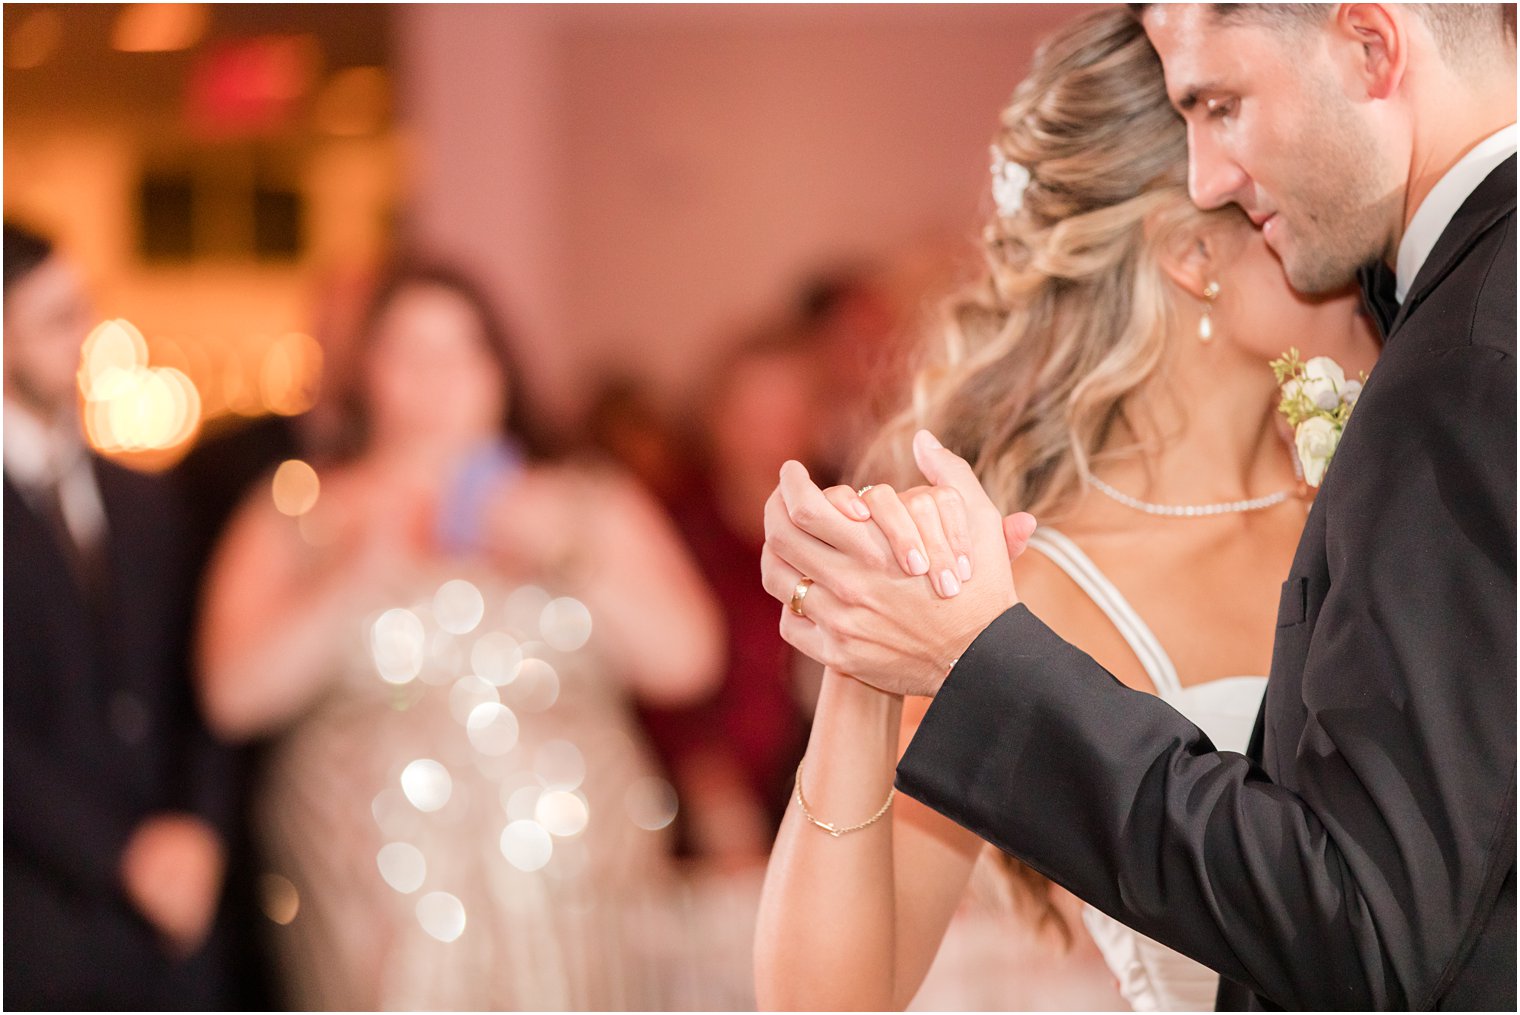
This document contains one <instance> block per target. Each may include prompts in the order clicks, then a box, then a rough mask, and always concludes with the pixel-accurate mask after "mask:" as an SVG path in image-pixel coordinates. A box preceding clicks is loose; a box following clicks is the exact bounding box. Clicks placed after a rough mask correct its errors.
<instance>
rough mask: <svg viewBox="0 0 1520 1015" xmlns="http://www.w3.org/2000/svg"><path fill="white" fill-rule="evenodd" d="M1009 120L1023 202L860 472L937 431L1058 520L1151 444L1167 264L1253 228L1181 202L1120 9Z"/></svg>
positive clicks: (1042, 891)
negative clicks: (1220, 232)
mask: <svg viewBox="0 0 1520 1015" xmlns="http://www.w3.org/2000/svg"><path fill="white" fill-rule="evenodd" d="M1001 124H1002V127H1001V129H1000V130H999V131H998V133H997V136H996V138H995V140H994V144H995V146H996V148H997V150H998V151H999V152H1001V154H1002V156H1003V157H1004V158H1006V159H1007V160H1009V161H1010V162H1014V163H1018V164H1019V165H1021V166H1023V167H1024V168H1025V169H1027V170H1028V172H1029V177H1030V178H1029V184H1028V186H1027V187H1026V188H1025V190H1024V194H1023V202H1022V206H1021V207H1020V208H1019V209H1018V210H1017V212H1015V213H1014V214H1012V215H1011V216H1008V217H1001V216H999V215H996V214H994V217H993V219H992V221H991V222H990V223H989V224H988V225H987V227H986V230H985V233H984V238H985V258H986V265H987V270H986V272H985V273H984V274H983V275H982V277H981V278H980V279H978V280H977V282H976V283H975V284H973V285H971V286H970V287H968V288H967V289H965V290H964V291H963V292H960V293H959V294H957V295H956V296H955V297H953V298H952V299H950V300H949V301H948V302H947V304H946V306H945V308H944V309H945V317H946V318H947V320H946V322H945V327H944V328H943V329H942V331H941V332H940V335H939V340H938V341H935V342H931V343H928V344H927V348H925V349H923V350H921V351H920V356H921V357H922V358H924V359H926V360H927V362H924V363H923V365H922V367H921V368H920V369H919V370H918V371H917V372H916V375H915V376H914V378H913V382H912V393H911V399H910V401H909V404H908V405H907V407H906V408H904V409H903V410H902V411H901V412H899V413H898V414H897V415H896V416H895V417H893V418H892V419H891V420H889V421H888V422H887V423H886V424H885V425H884V427H883V428H882V430H881V432H880V433H879V435H878V436H877V437H876V438H875V439H874V440H873V441H872V442H871V444H870V445H869V446H868V447H867V449H866V451H865V453H864V454H863V455H862V457H861V459H860V462H859V465H858V467H857V469H856V470H855V471H856V476H857V481H858V482H872V481H875V482H880V481H882V480H883V478H886V479H887V480H888V481H891V482H894V483H901V484H902V485H904V486H912V485H916V484H918V483H920V482H922V480H921V477H919V475H918V472H917V470H916V468H915V467H914V465H913V457H912V451H911V441H912V435H913V433H914V431H915V430H917V429H918V428H920V427H928V428H929V429H931V430H933V431H934V433H935V434H936V435H937V436H938V437H939V438H940V440H941V441H943V442H944V444H945V446H946V447H948V448H950V449H951V450H953V451H955V452H956V453H957V454H959V455H961V456H962V457H963V458H965V459H966V460H967V461H969V462H970V463H971V465H972V467H973V469H974V470H975V471H976V474H977V476H978V477H979V478H980V479H981V481H982V485H983V486H984V487H985V488H986V490H987V492H988V494H989V495H990V496H991V498H992V500H993V501H994V502H995V503H996V504H997V505H998V506H999V508H1000V509H1001V510H1002V511H1003V512H1004V513H1007V512H1010V511H1013V510H1027V511H1031V512H1033V513H1034V514H1035V515H1036V516H1037V517H1038V518H1040V519H1041V520H1042V521H1055V520H1059V519H1060V518H1061V517H1062V516H1063V515H1065V514H1068V513H1069V512H1070V511H1071V510H1072V509H1073V508H1074V507H1075V505H1076V504H1077V502H1078V501H1079V499H1080V498H1081V496H1082V494H1083V492H1084V490H1085V478H1086V476H1087V475H1088V474H1089V472H1090V470H1091V469H1092V468H1093V466H1094V465H1096V464H1098V463H1100V462H1103V461H1111V460H1116V459H1121V458H1134V457H1139V456H1142V455H1144V454H1146V453H1147V452H1154V450H1155V449H1154V448H1153V447H1147V446H1144V445H1142V444H1140V443H1139V442H1138V440H1137V439H1136V438H1135V436H1134V435H1135V434H1136V433H1140V432H1144V431H1143V430H1142V429H1141V428H1140V427H1138V426H1137V425H1136V422H1137V421H1136V414H1137V413H1138V412H1141V411H1143V410H1141V408H1140V406H1139V404H1138V399H1137V396H1138V395H1140V394H1141V392H1142V391H1144V390H1146V389H1147V386H1148V382H1150V381H1151V380H1152V379H1153V378H1155V377H1156V376H1157V374H1158V372H1159V371H1160V370H1161V368H1162V366H1163V364H1164V362H1165V359H1166V352H1167V348H1168V344H1169V336H1170V335H1173V334H1177V333H1178V326H1179V322H1178V321H1176V320H1175V319H1174V317H1175V313H1174V309H1173V304H1172V301H1171V299H1170V298H1169V296H1168V291H1167V290H1168V282H1167V279H1166V276H1165V273H1164V271H1163V269H1162V267H1161V262H1160V254H1161V253H1162V252H1163V251H1165V250H1167V249H1168V248H1169V247H1170V246H1171V245H1172V244H1174V243H1177V242H1179V241H1181V240H1185V239H1187V238H1189V237H1191V236H1194V235H1196V234H1198V233H1199V232H1201V231H1202V230H1203V229H1205V228H1207V227H1209V226H1210V225H1212V224H1213V223H1215V222H1218V223H1221V224H1222V223H1224V222H1226V221H1230V220H1231V219H1233V220H1234V221H1236V222H1244V218H1243V217H1242V216H1241V215H1240V213H1239V212H1238V211H1235V210H1233V209H1232V210H1230V211H1223V212H1200V211H1198V210H1197V209H1196V208H1195V207H1194V206H1193V204H1192V202H1191V201H1190V200H1189V198H1188V193H1187V160H1188V151H1187V132H1186V128H1185V126H1184V124H1183V122H1182V120H1181V118H1180V117H1179V116H1178V115H1177V114H1176V112H1175V111H1174V110H1173V109H1172V107H1171V105H1170V104H1169V103H1168V101H1167V96H1166V89H1165V84H1164V81H1163V78H1162V73H1161V63H1160V60H1159V59H1158V58H1157V56H1156V54H1155V51H1154V50H1153V49H1152V48H1151V45H1150V42H1149V41H1148V40H1147V39H1146V36H1145V31H1144V29H1143V28H1142V27H1141V25H1140V23H1139V21H1138V19H1136V18H1135V17H1134V16H1133V15H1132V14H1130V13H1129V12H1127V11H1125V10H1124V9H1123V8H1113V9H1107V10H1102V11H1098V12H1095V13H1093V14H1091V15H1088V16H1086V17H1084V18H1082V19H1081V20H1079V21H1077V22H1075V23H1074V24H1072V25H1071V26H1070V27H1069V28H1067V29H1065V30H1063V31H1061V32H1060V33H1058V34H1057V35H1055V36H1054V37H1052V38H1050V39H1048V40H1047V41H1046V42H1045V44H1044V45H1043V46H1042V47H1041V48H1040V50H1039V51H1038V52H1037V53H1036V55H1035V59H1034V65H1033V68H1032V69H1031V70H1030V72H1029V75H1028V76H1027V77H1026V78H1025V79H1024V80H1023V82H1022V83H1021V84H1020V85H1019V86H1018V88H1017V90H1016V91H1015V92H1014V94H1013V98H1012V100H1011V101H1010V102H1009V104H1008V106H1007V107H1006V108H1005V109H1004V110H1003V113H1002V116H1001ZM1000 856H1001V854H1000ZM1004 859H1005V860H1006V861H1007V868H1008V871H1009V873H1010V875H1011V878H1010V888H1011V889H1012V895H1013V901H1014V904H1015V905H1017V906H1019V907H1021V908H1025V909H1026V911H1031V912H1032V913H1033V914H1034V916H1035V917H1036V922H1037V923H1038V924H1039V925H1041V926H1049V927H1053V928H1054V929H1055V930H1056V931H1057V932H1058V933H1059V934H1060V936H1061V937H1062V938H1063V939H1064V940H1065V941H1067V942H1068V943H1069V942H1070V941H1071V931H1070V928H1068V927H1067V926H1066V924H1065V921H1064V920H1063V919H1062V918H1061V916H1060V915H1059V913H1058V912H1057V911H1056V910H1055V908H1054V906H1053V905H1052V903H1051V897H1050V883H1049V882H1048V881H1046V880H1045V879H1044V878H1042V877H1041V876H1039V875H1038V874H1036V873H1034V872H1033V871H1032V870H1030V869H1028V868H1027V867H1024V866H1023V865H1022V864H1020V863H1019V862H1018V861H1016V860H1013V859H1012V858H1007V857H1005V858H1004Z"/></svg>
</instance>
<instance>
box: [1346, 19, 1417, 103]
mask: <svg viewBox="0 0 1520 1015" xmlns="http://www.w3.org/2000/svg"><path fill="white" fill-rule="evenodd" d="M1403 7H1404V5H1403V4H1341V5H1340V6H1339V7H1337V8H1336V11H1335V15H1334V17H1333V18H1332V19H1331V22H1330V35H1331V40H1332V41H1331V46H1332V51H1336V50H1338V51H1339V52H1340V53H1342V54H1344V56H1345V64H1344V66H1345V67H1346V68H1347V69H1348V70H1349V71H1350V72H1351V73H1352V74H1353V75H1355V77H1356V80H1357V81H1358V83H1359V84H1360V85H1361V87H1362V88H1363V89H1364V90H1365V93H1366V95H1367V97H1368V98H1370V99H1387V98H1391V97H1392V96H1393V95H1394V94H1395V93H1396V92H1397V91H1398V88H1399V85H1400V84H1401V83H1402V82H1403V80H1404V72H1405V70H1406V69H1407V67H1408V64H1409V33H1410V32H1411V31H1412V30H1413V28H1414V25H1413V24H1412V23H1411V20H1410V19H1411V18H1417V17H1419V15H1418V14H1413V13H1411V12H1410V11H1408V10H1405V9H1402V8H1403Z"/></svg>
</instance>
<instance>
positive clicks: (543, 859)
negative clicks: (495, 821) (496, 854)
mask: <svg viewBox="0 0 1520 1015" xmlns="http://www.w3.org/2000/svg"><path fill="white" fill-rule="evenodd" d="M501 855H502V856H504V857H506V858H507V863H509V864H511V865H512V866H513V867H516V868H517V869H518V870H520V871H526V872H528V873H532V872H533V871H536V870H542V869H543V867H544V865H545V864H547V863H548V862H549V859H550V858H551V857H552V856H553V855H554V840H553V838H551V837H550V835H549V833H548V831H547V830H545V828H544V826H543V825H540V824H539V823H538V822H537V821H529V820H522V821H514V822H512V823H511V824H509V825H508V826H507V827H506V828H504V829H502V832H501Z"/></svg>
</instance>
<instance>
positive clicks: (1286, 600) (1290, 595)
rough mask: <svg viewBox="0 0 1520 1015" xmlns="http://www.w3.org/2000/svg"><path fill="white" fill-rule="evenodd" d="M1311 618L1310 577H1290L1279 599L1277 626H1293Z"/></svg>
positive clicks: (1284, 583)
mask: <svg viewBox="0 0 1520 1015" xmlns="http://www.w3.org/2000/svg"><path fill="white" fill-rule="evenodd" d="M1308 618H1309V579H1308V578H1289V579H1288V580H1287V581H1285V582H1283V585H1282V594H1281V595H1280V596H1279V597H1278V600H1277V626H1278V627H1292V626H1293V625H1294V624H1302V623H1303V622H1304V621H1305V620H1307V619H1308Z"/></svg>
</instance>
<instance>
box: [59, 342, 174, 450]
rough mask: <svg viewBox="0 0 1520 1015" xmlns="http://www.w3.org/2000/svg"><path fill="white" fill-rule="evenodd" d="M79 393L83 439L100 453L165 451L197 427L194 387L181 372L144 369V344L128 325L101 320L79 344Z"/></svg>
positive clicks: (146, 367) (165, 368)
mask: <svg viewBox="0 0 1520 1015" xmlns="http://www.w3.org/2000/svg"><path fill="white" fill-rule="evenodd" d="M79 393H80V394H81V395H82V396H83V398H84V403H85V404H84V424H85V435H86V436H87V437H88V439H89V441H90V444H91V445H93V446H94V447H95V448H97V449H98V450H100V451H103V452H106V453H118V452H124V451H167V450H170V449H172V448H177V447H179V446H180V445H182V444H184V443H185V442H187V441H189V440H190V439H191V438H192V437H194V436H195V433H196V430H197V429H198V428H199V427H200V421H201V398H200V392H199V391H198V390H196V387H195V384H194V383H192V382H191V380H190V378H189V377H187V376H186V375H185V374H184V372H183V371H180V370H176V369H174V368H172V367H150V366H148V344H147V342H146V341H144V339H143V336H142V332H140V331H138V330H137V328H135V327H134V326H133V325H132V323H131V322H130V321H125V320H121V319H119V318H118V319H116V320H111V321H105V322H103V323H102V324H100V325H98V326H96V328H95V329H94V330H93V331H91V332H90V335H89V337H88V338H86V339H85V342H84V348H83V350H82V353H81V356H80V367H79Z"/></svg>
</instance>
